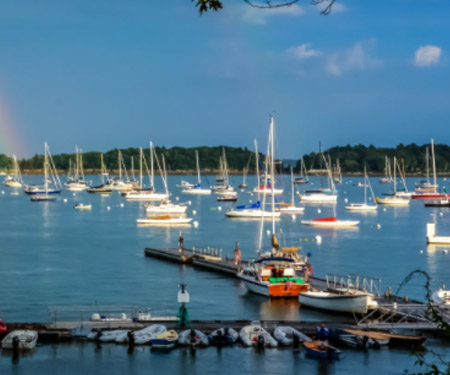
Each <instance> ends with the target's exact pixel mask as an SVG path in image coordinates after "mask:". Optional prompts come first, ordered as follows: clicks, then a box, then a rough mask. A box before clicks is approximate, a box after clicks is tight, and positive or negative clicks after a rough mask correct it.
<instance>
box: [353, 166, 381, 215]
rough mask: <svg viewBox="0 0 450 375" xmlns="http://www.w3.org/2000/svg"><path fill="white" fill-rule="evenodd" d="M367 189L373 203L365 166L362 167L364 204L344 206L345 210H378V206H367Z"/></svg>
mask: <svg viewBox="0 0 450 375" xmlns="http://www.w3.org/2000/svg"><path fill="white" fill-rule="evenodd" d="M358 184H359V183H358ZM358 186H359V185H358ZM368 187H369V189H370V192H371V195H372V199H373V201H375V195H374V193H373V190H372V186H371V184H370V180H369V177H368V176H367V169H366V166H364V203H350V205H348V206H345V209H347V210H349V211H376V210H377V209H378V205H376V204H374V205H369V204H367V188H368Z"/></svg>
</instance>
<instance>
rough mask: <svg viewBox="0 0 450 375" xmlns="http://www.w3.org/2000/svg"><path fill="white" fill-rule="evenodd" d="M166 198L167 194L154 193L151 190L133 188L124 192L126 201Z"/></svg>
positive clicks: (160, 199)
mask: <svg viewBox="0 0 450 375" xmlns="http://www.w3.org/2000/svg"><path fill="white" fill-rule="evenodd" d="M167 198H169V195H168V194H166V193H155V192H154V191H152V190H138V191H134V190H133V191H130V192H129V193H127V194H125V199H126V200H128V201H162V200H163V199H167Z"/></svg>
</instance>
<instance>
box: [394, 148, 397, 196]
mask: <svg viewBox="0 0 450 375" xmlns="http://www.w3.org/2000/svg"><path fill="white" fill-rule="evenodd" d="M396 165H397V158H396V157H395V156H394V193H397V174H396V168H395V166H396Z"/></svg>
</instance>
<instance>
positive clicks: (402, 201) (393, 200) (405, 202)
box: [376, 195, 411, 207]
mask: <svg viewBox="0 0 450 375" xmlns="http://www.w3.org/2000/svg"><path fill="white" fill-rule="evenodd" d="M376 202H377V203H378V204H385V205H387V206H403V207H404V206H409V204H410V202H411V201H410V200H409V199H407V198H401V197H398V196H396V195H393V196H386V197H384V198H379V197H377V198H376Z"/></svg>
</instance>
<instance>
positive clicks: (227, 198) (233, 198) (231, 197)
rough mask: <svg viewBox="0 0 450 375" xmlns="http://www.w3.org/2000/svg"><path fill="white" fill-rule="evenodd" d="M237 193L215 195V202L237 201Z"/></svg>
mask: <svg viewBox="0 0 450 375" xmlns="http://www.w3.org/2000/svg"><path fill="white" fill-rule="evenodd" d="M237 200H238V197H237V194H226V195H221V196H219V197H217V202H237Z"/></svg>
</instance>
